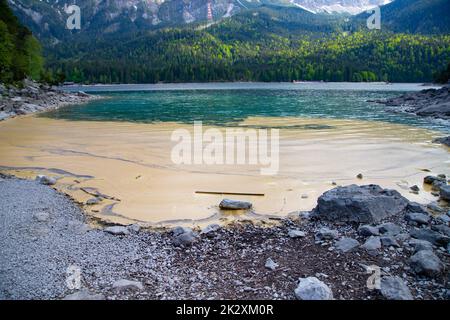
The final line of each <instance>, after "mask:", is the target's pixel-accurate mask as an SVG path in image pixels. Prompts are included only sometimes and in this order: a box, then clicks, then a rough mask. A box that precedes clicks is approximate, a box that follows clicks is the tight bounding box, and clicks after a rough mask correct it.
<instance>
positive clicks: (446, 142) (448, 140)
mask: <svg viewBox="0 0 450 320" xmlns="http://www.w3.org/2000/svg"><path fill="white" fill-rule="evenodd" d="M433 142H434V143H442V144H443V145H446V146H447V147H450V136H446V137H441V138H436V139H434V140H433Z"/></svg>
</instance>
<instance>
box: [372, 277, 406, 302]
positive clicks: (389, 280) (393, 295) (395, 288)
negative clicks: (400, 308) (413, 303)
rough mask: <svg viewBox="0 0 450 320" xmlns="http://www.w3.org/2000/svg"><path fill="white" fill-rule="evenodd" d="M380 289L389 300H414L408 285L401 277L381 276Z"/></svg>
mask: <svg viewBox="0 0 450 320" xmlns="http://www.w3.org/2000/svg"><path fill="white" fill-rule="evenodd" d="M380 290H381V294H382V295H383V297H385V298H386V299H388V300H414V298H413V296H412V294H411V291H409V288H408V286H407V285H406V284H405V282H403V280H402V279H401V278H400V277H390V276H389V277H383V278H381V281H380Z"/></svg>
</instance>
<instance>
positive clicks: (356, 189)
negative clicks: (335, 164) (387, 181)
mask: <svg viewBox="0 0 450 320" xmlns="http://www.w3.org/2000/svg"><path fill="white" fill-rule="evenodd" d="M408 202H409V201H408V200H407V199H406V198H404V197H403V196H401V195H400V193H398V192H397V191H395V190H388V189H383V188H381V187H380V186H377V185H365V186H357V185H355V184H353V185H349V186H345V187H337V188H334V189H331V190H329V191H327V192H325V193H324V194H322V195H321V196H320V197H319V199H318V201H317V206H316V207H315V208H314V210H313V213H312V216H313V217H314V218H316V219H320V220H326V221H333V222H355V223H373V222H380V221H381V220H383V219H385V218H387V217H390V216H393V215H397V214H400V213H402V212H405V210H406V208H407V205H408Z"/></svg>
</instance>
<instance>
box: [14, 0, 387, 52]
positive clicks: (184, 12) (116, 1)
mask: <svg viewBox="0 0 450 320" xmlns="http://www.w3.org/2000/svg"><path fill="white" fill-rule="evenodd" d="M8 1H9V3H10V6H11V7H12V9H13V10H14V12H15V14H16V15H17V16H18V17H19V18H20V20H21V21H23V22H24V23H25V24H26V25H27V26H28V27H29V28H30V29H31V30H32V31H33V33H34V34H35V35H37V36H38V37H39V38H40V39H47V40H49V41H51V42H53V43H57V42H59V41H61V40H63V39H66V38H67V37H70V36H71V35H72V34H75V33H77V32H76V31H69V30H67V29H66V28H65V24H66V19H67V17H68V14H67V13H66V12H65V11H64V9H65V6H66V5H67V3H66V2H62V1H60V0H8ZM389 1H390V0H77V1H74V4H76V5H78V6H79V7H80V9H81V24H82V29H83V30H84V31H86V32H89V33H90V34H91V36H93V35H94V36H95V35H98V34H109V33H115V32H120V33H122V34H123V33H127V32H136V31H143V30H155V29H159V28H163V27H174V26H183V25H188V24H196V23H205V22H208V7H209V6H210V8H211V13H212V20H214V21H218V20H220V19H223V18H227V17H231V16H234V15H236V14H238V13H242V12H244V11H246V10H252V9H255V8H258V7H261V6H265V5H269V6H279V7H296V8H299V9H302V10H305V11H309V12H310V13H350V14H355V13H359V12H361V11H364V10H366V9H367V8H370V7H373V6H376V5H382V4H384V3H386V2H389ZM210 22H211V21H210Z"/></svg>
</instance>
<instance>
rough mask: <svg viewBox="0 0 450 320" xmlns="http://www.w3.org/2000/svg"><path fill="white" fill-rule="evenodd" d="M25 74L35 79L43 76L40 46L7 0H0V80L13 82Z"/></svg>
mask: <svg viewBox="0 0 450 320" xmlns="http://www.w3.org/2000/svg"><path fill="white" fill-rule="evenodd" d="M26 76H28V77H31V78H33V79H36V80H39V79H40V78H41V76H43V58H42V55H41V46H40V44H39V42H38V41H37V40H36V38H34V37H33V35H32V34H31V32H30V30H28V28H26V27H24V26H23V25H21V24H20V23H19V21H18V19H17V18H16V17H15V16H14V14H13V13H12V11H11V10H10V8H9V7H8V4H7V1H6V0H0V82H3V83H13V82H17V81H19V80H22V79H23V78H25V77H26Z"/></svg>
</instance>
